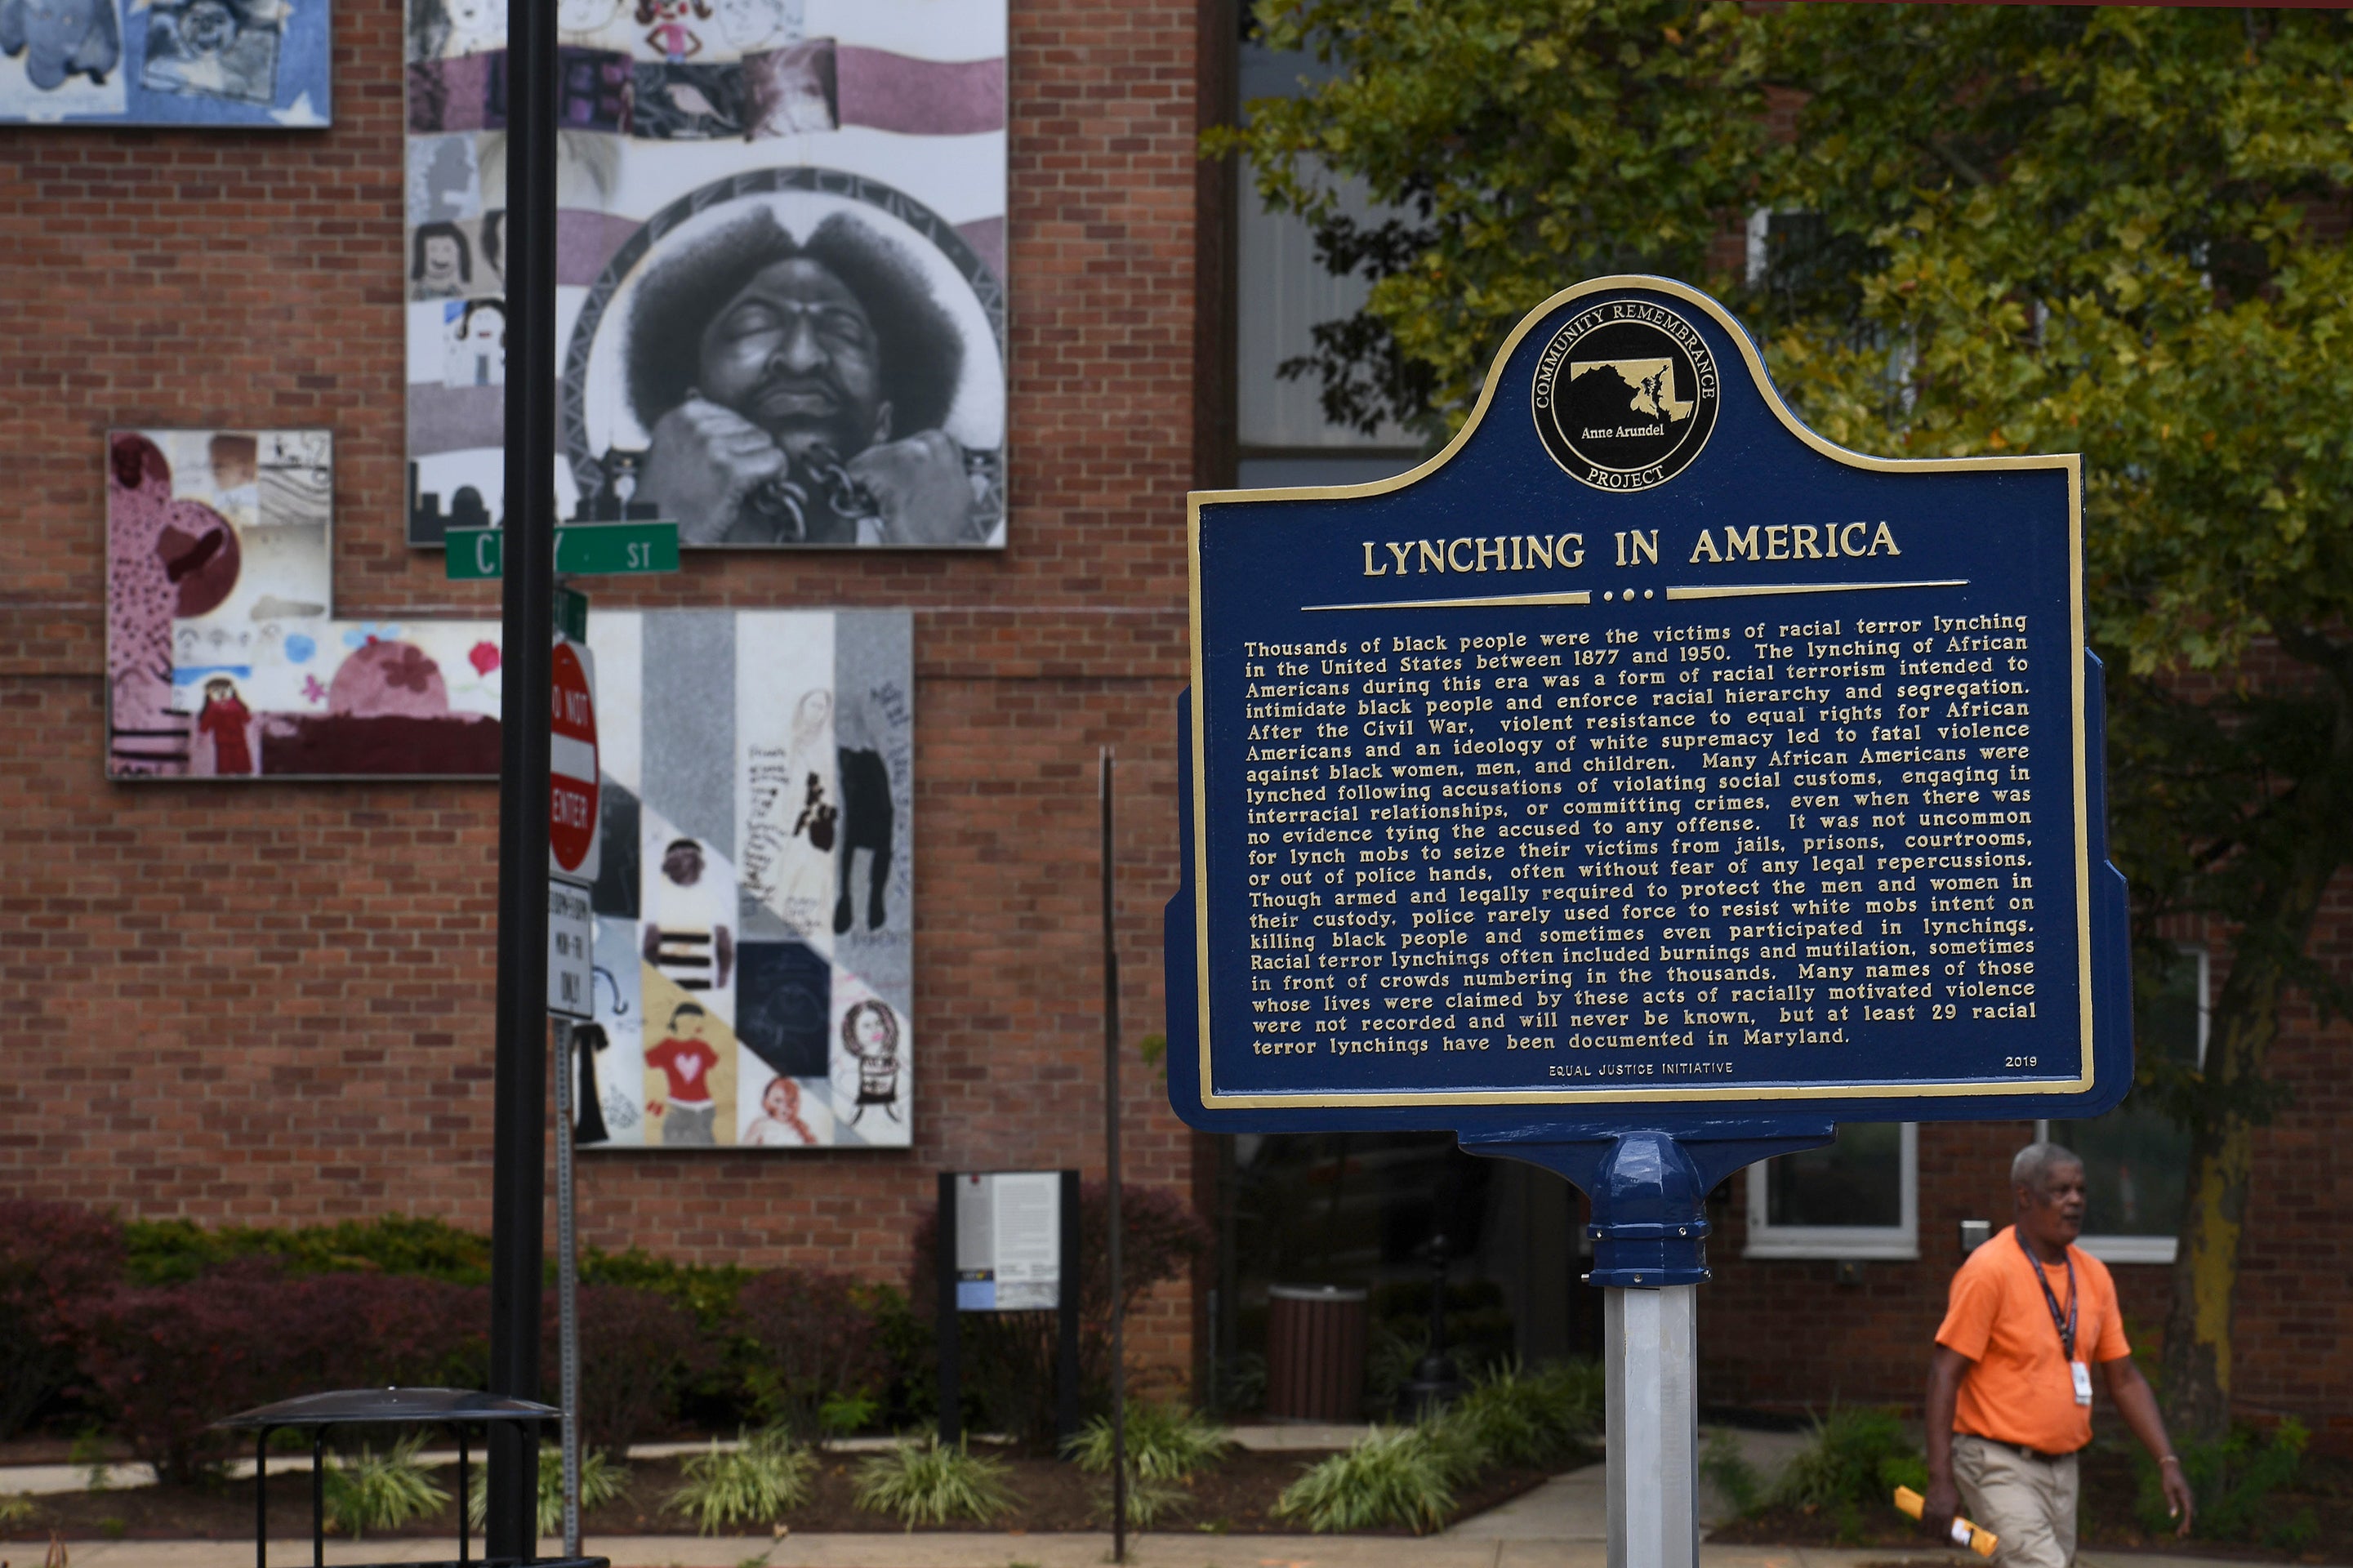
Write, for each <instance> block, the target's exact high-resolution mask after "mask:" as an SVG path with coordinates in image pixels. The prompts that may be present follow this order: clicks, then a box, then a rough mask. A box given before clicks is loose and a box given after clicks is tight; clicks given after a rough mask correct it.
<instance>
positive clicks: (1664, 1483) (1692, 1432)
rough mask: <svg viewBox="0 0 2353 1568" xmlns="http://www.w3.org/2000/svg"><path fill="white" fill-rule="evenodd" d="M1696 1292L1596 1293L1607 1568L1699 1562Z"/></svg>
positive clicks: (1669, 1567)
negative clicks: (1603, 1387)
mask: <svg viewBox="0 0 2353 1568" xmlns="http://www.w3.org/2000/svg"><path fill="white" fill-rule="evenodd" d="M1698 1318H1699V1287H1698V1286H1696V1285H1674V1286H1670V1287H1668V1288H1667V1289H1662V1290H1614V1289H1613V1290H1605V1291H1603V1292H1602V1352H1601V1354H1602V1361H1603V1363H1604V1365H1605V1367H1606V1368H1607V1371H1608V1373H1609V1462H1608V1468H1607V1477H1608V1480H1607V1489H1608V1492H1609V1568H1697V1565H1698V1563H1699V1509H1698V1496H1697V1486H1698V1476H1699V1337H1698V1332H1697V1331H1698Z"/></svg>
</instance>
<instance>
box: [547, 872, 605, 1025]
mask: <svg viewBox="0 0 2353 1568" xmlns="http://www.w3.org/2000/svg"><path fill="white" fill-rule="evenodd" d="M595 964H596V913H595V911H594V910H592V909H591V908H590V906H589V902H588V889H586V888H581V887H575V886H574V885H573V884H572V883H570V882H557V881H553V880H551V881H550V882H549V883H548V884H547V1010H548V1011H549V1012H551V1013H554V1014H555V1015H556V1016H558V1017H564V1018H586V1017H589V1016H591V1013H592V1009H591V1007H590V1001H589V987H590V984H591V983H592V981H593V978H594V972H595Z"/></svg>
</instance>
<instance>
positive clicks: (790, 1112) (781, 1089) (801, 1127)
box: [738, 1078, 818, 1149]
mask: <svg viewBox="0 0 2353 1568" xmlns="http://www.w3.org/2000/svg"><path fill="white" fill-rule="evenodd" d="M738 1142H741V1143H743V1144H744V1146H745V1147H746V1148H754V1149H789V1148H797V1147H802V1146H806V1145H807V1144H812V1143H815V1142H818V1136H817V1134H816V1133H815V1132H813V1131H810V1130H809V1124H808V1122H807V1121H806V1120H805V1119H804V1118H803V1117H802V1115H801V1086H800V1085H799V1084H797V1083H796V1082H794V1081H793V1080H792V1079H788V1078H775V1079H769V1080H768V1087H767V1088H766V1089H763V1090H762V1091H761V1093H760V1114H759V1115H758V1116H757V1117H755V1118H754V1119H753V1121H752V1124H751V1125H750V1126H749V1127H746V1128H745V1129H744V1136H743V1137H742V1138H741V1139H740V1140H738Z"/></svg>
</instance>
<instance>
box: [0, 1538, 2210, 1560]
mask: <svg viewBox="0 0 2353 1568" xmlns="http://www.w3.org/2000/svg"><path fill="white" fill-rule="evenodd" d="M586 1547H587V1550H588V1551H589V1552H591V1553H593V1554H595V1555H597V1556H602V1557H608V1558H610V1559H611V1560H612V1563H613V1565H614V1568H1101V1564H1103V1563H1108V1562H1109V1561H1110V1560H1111V1537H1110V1536H1109V1535H1108V1534H1069V1535H1064V1534H1056V1535H1013V1534H1008V1533H1006V1532H1003V1531H997V1532H991V1533H983V1532H979V1531H972V1532H957V1533H938V1534H928V1533H927V1534H898V1533H891V1534H876V1535H795V1536H787V1537H786V1538H785V1539H784V1540H782V1541H775V1540H770V1539H768V1538H766V1537H764V1536H751V1535H744V1536H703V1537H695V1536H674V1535H624V1536H606V1537H603V1538H601V1539H593V1540H591V1541H589V1542H587V1543H586ZM560 1548H561V1543H560V1542H554V1541H550V1542H543V1543H542V1545H541V1548H540V1550H541V1552H543V1553H544V1554H546V1555H550V1556H553V1555H554V1554H555V1553H556V1552H557V1551H559V1550H560ZM42 1550H43V1548H42V1546H41V1545H40V1544H37V1543H31V1542H25V1543H16V1544H11V1545H8V1546H0V1556H5V1557H8V1558H12V1559H16V1560H17V1561H16V1563H13V1564H12V1568H26V1565H27V1564H29V1563H32V1562H34V1561H35V1560H36V1558H35V1554H36V1553H37V1552H41V1551H42ZM69 1550H70V1552H71V1554H72V1568H250V1565H251V1564H252V1563H253V1548H252V1546H251V1545H250V1544H249V1543H245V1542H226V1541H223V1542H176V1541H170V1542H131V1541H124V1542H80V1541H78V1542H72V1543H71V1545H70V1548H69ZM456 1554H457V1542H454V1541H450V1542H431V1541H387V1542H357V1543H353V1542H329V1543H328V1546H327V1562H328V1563H329V1565H330V1568H343V1565H345V1564H358V1563H417V1562H428V1561H437V1560H438V1561H445V1562H446V1561H448V1559H450V1558H453V1557H454V1556H456ZM1607 1555H1608V1552H1607V1547H1606V1545H1605V1543H1604V1542H1600V1541H1558V1540H1542V1539H1535V1540H1530V1539H1509V1538H1503V1537H1495V1538H1481V1537H1473V1536H1466V1535H1462V1534H1460V1533H1458V1532H1456V1531H1448V1532H1447V1533H1445V1534H1443V1535H1435V1536H1425V1537H1423V1538H1421V1539H1419V1540H1415V1539H1411V1538H1409V1537H1398V1536H1362V1535H1356V1536H1331V1535H1202V1534H1178V1533H1170V1534H1155V1535H1135V1536H1131V1537H1129V1538H1128V1561H1129V1562H1130V1563H1135V1564H1138V1565H1139V1568H1604V1564H1605V1563H1606V1559H1607ZM1699 1560H1700V1565H1701V1568H1862V1564H1865V1563H1889V1562H1894V1561H1898V1560H1901V1561H1904V1562H1906V1563H1936V1562H1942V1563H1951V1564H1954V1565H1955V1568H1966V1565H1968V1564H1975V1563H1977V1560H1976V1559H1974V1558H1971V1557H1968V1556H1964V1555H1961V1554H1958V1553H1952V1552H1939V1551H1938V1550H1936V1548H1934V1547H1932V1546H1926V1545H1924V1546H1922V1547H1920V1548H1911V1547H1878V1548H1873V1549H1831V1548H1824V1547H1813V1546H1803V1547H1800V1546H1783V1547H1774V1546H1711V1545H1707V1544H1705V1543H1702V1545H1701V1547H1700V1552H1699ZM269 1561H270V1563H271V1564H273V1568H302V1565H304V1564H307V1563H309V1562H310V1561H311V1543H310V1542H308V1541H280V1542H271V1543H270V1548H269ZM2076 1561H2077V1562H2078V1563H2079V1564H2081V1568H2215V1560H2214V1559H2212V1558H2192V1557H2160V1556H2154V1555H2142V1554H2140V1553H2137V1552H2133V1553H2126V1552H2084V1553H2083V1554H2082V1555H2081V1556H2080V1557H2078V1558H2077V1560H2076ZM1978 1568H1982V1565H1981V1564H1979V1565H1978Z"/></svg>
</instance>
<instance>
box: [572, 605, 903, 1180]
mask: <svg viewBox="0 0 2353 1568" xmlns="http://www.w3.org/2000/svg"><path fill="white" fill-rule="evenodd" d="M588 640H589V646H590V647H592V648H593V649H594V650H595V652H596V680H597V687H598V703H597V707H598V713H599V718H598V724H597V731H598V745H599V749H600V752H601V768H602V772H603V774H604V780H603V800H604V804H603V807H602V812H603V816H602V822H601V827H602V831H603V838H604V846H605V847H604V855H603V874H602V876H601V877H600V879H598V881H597V883H596V888H595V889H594V892H593V898H594V902H595V907H596V971H595V992H596V1007H595V1017H594V1019H593V1020H592V1021H591V1022H590V1023H589V1024H588V1025H586V1026H583V1027H582V1028H580V1029H579V1030H577V1031H576V1032H575V1034H576V1037H575V1048H574V1061H573V1070H574V1071H575V1072H576V1073H577V1074H578V1075H579V1089H580V1093H579V1095H578V1097H577V1100H576V1103H577V1104H579V1105H580V1107H581V1108H582V1121H581V1127H582V1138H583V1141H584V1142H586V1143H588V1144H590V1145H592V1146H600V1147H613V1148H660V1149H709V1148H756V1149H787V1150H789V1149H807V1148H826V1147H835V1148H839V1147H872V1146H881V1147H891V1148H903V1147H905V1146H906V1145H907V1144H908V1142H909V1138H910V1133H911V1127H910V1122H909V1107H910V1105H911V1104H912V1103H913V1079H912V1072H913V1045H914V1041H913V1033H912V1030H911V1027H910V1019H909V1014H908V1006H909V1003H910V1002H911V1001H912V1000H913V964H912V953H913V929H914V921H913V891H914V868H913V863H912V858H911V851H912V849H913V837H914V836H913V820H912V818H913V804H914V802H913V764H914V710H913V690H914V685H913V653H912V642H911V628H910V618H909V616H907V615H906V614H905V612H903V611H864V610H861V611H798V610H793V611H781V610H780V611H757V610H746V611H731V610H673V611H660V612H648V613H644V614H638V613H632V612H616V613H603V614H598V615H596V616H592V618H591V620H590V624H589V631H588Z"/></svg>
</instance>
